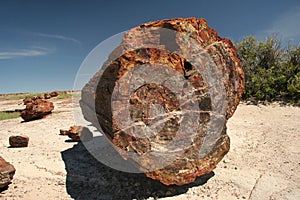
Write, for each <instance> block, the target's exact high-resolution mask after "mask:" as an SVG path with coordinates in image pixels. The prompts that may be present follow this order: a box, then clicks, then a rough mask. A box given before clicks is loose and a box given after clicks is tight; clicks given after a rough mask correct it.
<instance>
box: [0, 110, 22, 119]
mask: <svg viewBox="0 0 300 200" xmlns="http://www.w3.org/2000/svg"><path fill="white" fill-rule="evenodd" d="M19 117H20V112H17V111H16V112H5V111H0V120H6V119H14V118H19Z"/></svg>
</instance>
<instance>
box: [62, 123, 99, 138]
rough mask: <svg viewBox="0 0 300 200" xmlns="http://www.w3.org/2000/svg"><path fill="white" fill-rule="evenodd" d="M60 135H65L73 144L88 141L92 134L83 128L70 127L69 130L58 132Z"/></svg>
mask: <svg viewBox="0 0 300 200" xmlns="http://www.w3.org/2000/svg"><path fill="white" fill-rule="evenodd" d="M59 132H60V135H67V136H68V137H69V138H71V140H72V141H74V142H81V141H90V140H92V139H93V133H92V132H91V131H90V130H89V129H88V128H86V127H84V126H75V125H74V126H71V127H70V129H69V130H62V129H61V130H60V131H59Z"/></svg>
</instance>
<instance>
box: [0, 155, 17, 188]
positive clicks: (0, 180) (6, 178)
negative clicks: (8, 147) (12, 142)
mask: <svg viewBox="0 0 300 200" xmlns="http://www.w3.org/2000/svg"><path fill="white" fill-rule="evenodd" d="M15 172H16V169H15V168H14V166H13V165H12V164H10V163H9V162H6V161H5V160H4V159H3V158H2V157H1V156H0V188H4V187H6V186H8V185H9V184H10V183H11V180H12V179H13V176H14V175H15Z"/></svg>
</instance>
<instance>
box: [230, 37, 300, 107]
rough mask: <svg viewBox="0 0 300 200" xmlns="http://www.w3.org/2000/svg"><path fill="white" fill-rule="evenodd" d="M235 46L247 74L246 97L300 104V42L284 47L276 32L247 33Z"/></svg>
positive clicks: (247, 98)
mask: <svg viewBox="0 0 300 200" xmlns="http://www.w3.org/2000/svg"><path fill="white" fill-rule="evenodd" d="M236 49H237V56H238V58H239V59H240V61H241V65H242V67H243V69H244V72H245V76H246V90H245V93H244V95H243V98H244V99H246V100H255V101H257V100H262V101H276V100H280V101H285V102H289V103H292V104H298V105H299V104H300V100H299V99H300V46H298V47H295V46H288V47H287V48H281V45H280V40H279V39H277V38H276V37H274V36H273V37H269V38H266V39H265V40H264V41H257V40H256V39H255V38H254V37H253V36H248V37H246V38H244V39H243V40H242V41H240V42H239V43H237V44H236Z"/></svg>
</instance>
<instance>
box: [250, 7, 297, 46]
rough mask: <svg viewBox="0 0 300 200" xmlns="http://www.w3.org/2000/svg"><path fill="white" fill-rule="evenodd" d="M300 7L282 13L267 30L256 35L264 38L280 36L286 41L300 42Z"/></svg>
mask: <svg viewBox="0 0 300 200" xmlns="http://www.w3.org/2000/svg"><path fill="white" fill-rule="evenodd" d="M299 22H300V6H298V7H294V8H292V9H290V10H288V11H287V12H284V13H282V14H281V15H279V16H278V18H277V19H275V20H274V21H273V23H272V24H271V25H270V27H268V28H267V29H265V30H263V31H261V32H259V33H258V34H256V35H257V36H258V37H259V38H260V39H262V37H266V36H270V35H272V34H278V36H279V37H280V38H282V39H283V40H284V41H291V42H293V41H294V42H300V28H299V27H300V26H299V25H300V24H299Z"/></svg>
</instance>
